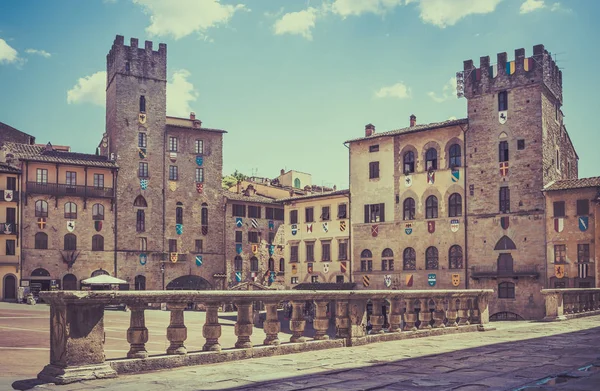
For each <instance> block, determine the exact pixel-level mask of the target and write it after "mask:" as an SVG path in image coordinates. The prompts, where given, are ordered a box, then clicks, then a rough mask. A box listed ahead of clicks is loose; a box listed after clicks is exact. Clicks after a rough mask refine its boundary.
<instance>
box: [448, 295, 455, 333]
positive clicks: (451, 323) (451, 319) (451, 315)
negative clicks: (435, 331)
mask: <svg viewBox="0 0 600 391" xmlns="http://www.w3.org/2000/svg"><path fill="white" fill-rule="evenodd" d="M446 316H447V317H448V327H457V326H458V323H456V318H458V311H457V310H456V299H455V298H452V297H450V298H449V299H448V311H447V312H446Z"/></svg>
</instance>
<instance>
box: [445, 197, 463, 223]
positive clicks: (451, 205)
mask: <svg viewBox="0 0 600 391" xmlns="http://www.w3.org/2000/svg"><path fill="white" fill-rule="evenodd" d="M448 216H450V217H458V216H462V197H461V195H460V194H458V193H454V194H451V195H450V198H449V199H448Z"/></svg>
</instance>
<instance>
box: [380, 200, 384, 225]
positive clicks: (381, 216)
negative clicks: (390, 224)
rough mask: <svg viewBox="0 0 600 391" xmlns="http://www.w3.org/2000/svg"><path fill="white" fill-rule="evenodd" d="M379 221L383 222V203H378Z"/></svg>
mask: <svg viewBox="0 0 600 391" xmlns="http://www.w3.org/2000/svg"><path fill="white" fill-rule="evenodd" d="M379 221H380V222H381V223H383V222H385V204H379Z"/></svg>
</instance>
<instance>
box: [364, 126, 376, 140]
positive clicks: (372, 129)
mask: <svg viewBox="0 0 600 391" xmlns="http://www.w3.org/2000/svg"><path fill="white" fill-rule="evenodd" d="M374 134H375V125H373V124H368V125H365V137H369V136H372V135H374Z"/></svg>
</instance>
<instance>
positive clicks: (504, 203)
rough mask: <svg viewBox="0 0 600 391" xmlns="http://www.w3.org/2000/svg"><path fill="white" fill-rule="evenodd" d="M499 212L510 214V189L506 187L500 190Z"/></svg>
mask: <svg viewBox="0 0 600 391" xmlns="http://www.w3.org/2000/svg"><path fill="white" fill-rule="evenodd" d="M500 212H502V213H510V189H509V188H508V187H501V188H500Z"/></svg>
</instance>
